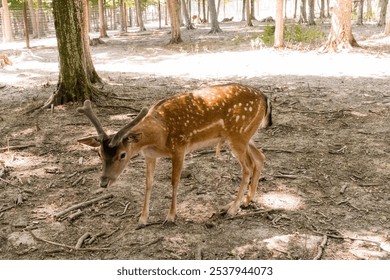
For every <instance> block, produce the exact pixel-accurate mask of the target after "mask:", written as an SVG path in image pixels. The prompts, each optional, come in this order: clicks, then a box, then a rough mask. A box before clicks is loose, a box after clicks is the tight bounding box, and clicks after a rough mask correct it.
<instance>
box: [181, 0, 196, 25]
mask: <svg viewBox="0 0 390 280" xmlns="http://www.w3.org/2000/svg"><path fill="white" fill-rule="evenodd" d="M189 3H191V1H189ZM181 8H182V9H183V14H184V20H185V22H186V28H187V30H191V29H195V27H194V25H193V24H192V22H191V18H190V14H189V13H188V9H187V4H186V0H181Z"/></svg>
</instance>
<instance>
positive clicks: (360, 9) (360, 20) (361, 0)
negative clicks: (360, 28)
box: [356, 0, 364, 25]
mask: <svg viewBox="0 0 390 280" xmlns="http://www.w3.org/2000/svg"><path fill="white" fill-rule="evenodd" d="M363 7H364V0H359V2H358V11H357V16H358V18H357V22H356V24H357V25H363Z"/></svg>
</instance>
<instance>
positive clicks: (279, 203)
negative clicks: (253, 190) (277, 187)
mask: <svg viewBox="0 0 390 280" xmlns="http://www.w3.org/2000/svg"><path fill="white" fill-rule="evenodd" d="M257 202H258V203H259V204H260V205H262V206H263V207H265V208H271V209H284V210H288V211H294V210H298V209H300V208H303V207H304V204H303V202H302V198H301V197H300V196H298V195H296V194H292V193H286V192H267V193H261V194H260V195H259V198H258V199H257Z"/></svg>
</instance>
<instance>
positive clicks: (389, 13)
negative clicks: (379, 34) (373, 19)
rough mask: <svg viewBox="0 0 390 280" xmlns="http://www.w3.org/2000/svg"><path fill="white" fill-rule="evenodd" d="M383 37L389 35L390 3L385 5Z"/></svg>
mask: <svg viewBox="0 0 390 280" xmlns="http://www.w3.org/2000/svg"><path fill="white" fill-rule="evenodd" d="M385 35H387V36H389V35H390V3H388V4H387V11H386V26H385Z"/></svg>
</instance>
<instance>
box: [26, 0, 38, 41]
mask: <svg viewBox="0 0 390 280" xmlns="http://www.w3.org/2000/svg"><path fill="white" fill-rule="evenodd" d="M28 10H29V12H30V18H31V27H32V31H33V38H36V37H38V23H37V17H36V13H35V9H34V3H33V0H28Z"/></svg>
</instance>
